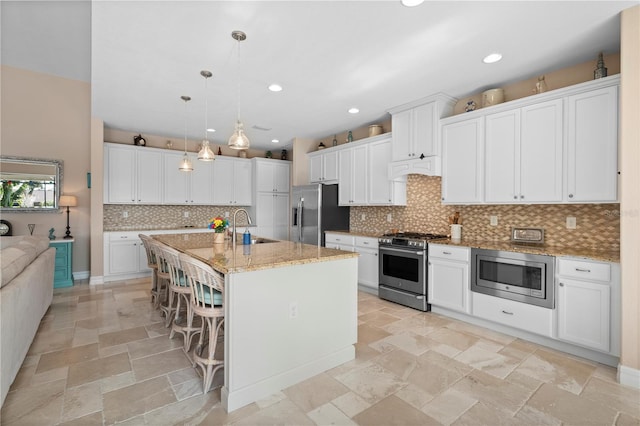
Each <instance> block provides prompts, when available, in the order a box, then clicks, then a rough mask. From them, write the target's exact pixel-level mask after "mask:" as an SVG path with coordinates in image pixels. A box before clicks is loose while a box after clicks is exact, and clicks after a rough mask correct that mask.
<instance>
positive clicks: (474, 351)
mask: <svg viewBox="0 0 640 426" xmlns="http://www.w3.org/2000/svg"><path fill="white" fill-rule="evenodd" d="M455 359H456V360H457V361H460V362H462V363H464V364H467V365H470V366H471V367H473V368H475V369H476V370H481V371H484V372H485V373H488V374H491V375H492V376H496V377H499V378H501V379H504V378H505V377H507V376H508V375H509V374H510V373H511V372H512V371H513V370H514V369H515V368H516V367H517V366H518V364H519V363H520V361H519V360H517V359H515V358H510V357H507V356H504V355H501V354H499V353H497V352H491V351H487V350H485V349H483V348H481V347H480V345H478V344H475V345H473V346H471V347H470V348H469V349H467V350H466V351H464V352H462V353H460V354H458V355H457V356H456V357H455Z"/></svg>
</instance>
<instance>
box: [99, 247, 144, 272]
mask: <svg viewBox="0 0 640 426" xmlns="http://www.w3.org/2000/svg"><path fill="white" fill-rule="evenodd" d="M138 245H142V243H141V242H140V241H139V240H138V241H123V242H111V243H109V264H108V268H109V272H108V275H113V274H133V273H136V272H138V271H139V268H140V264H139V253H140V248H139V247H138ZM145 256H146V255H145Z"/></svg>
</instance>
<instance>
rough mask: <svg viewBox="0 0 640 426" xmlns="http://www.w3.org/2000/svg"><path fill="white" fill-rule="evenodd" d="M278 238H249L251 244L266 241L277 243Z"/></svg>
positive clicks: (264, 242)
mask: <svg viewBox="0 0 640 426" xmlns="http://www.w3.org/2000/svg"><path fill="white" fill-rule="evenodd" d="M277 242H278V240H269V239H267V238H253V239H251V244H266V243H277Z"/></svg>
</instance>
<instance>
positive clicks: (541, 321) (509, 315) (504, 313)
mask: <svg viewBox="0 0 640 426" xmlns="http://www.w3.org/2000/svg"><path fill="white" fill-rule="evenodd" d="M471 303H472V309H471V311H472V313H473V315H474V316H476V317H479V318H483V319H487V320H489V321H492V322H495V323H497V324H500V325H505V326H508V327H513V328H519V329H521V330H525V331H529V332H531V333H535V334H539V335H542V336H546V337H552V336H553V309H547V308H543V307H541V306H536V305H530V304H528V303H521V302H516V301H514V300H509V299H503V298H501V297H495V296H489V295H486V294H483V293H475V292H472V293H471Z"/></svg>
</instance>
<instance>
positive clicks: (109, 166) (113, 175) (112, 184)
mask: <svg viewBox="0 0 640 426" xmlns="http://www.w3.org/2000/svg"><path fill="white" fill-rule="evenodd" d="M104 153H105V156H104V158H105V163H106V164H105V174H106V176H105V186H106V191H105V200H104V201H105V203H106V204H111V203H127V204H132V203H135V202H136V152H135V149H133V148H131V147H126V146H122V147H119V146H112V145H105V149H104Z"/></svg>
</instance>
